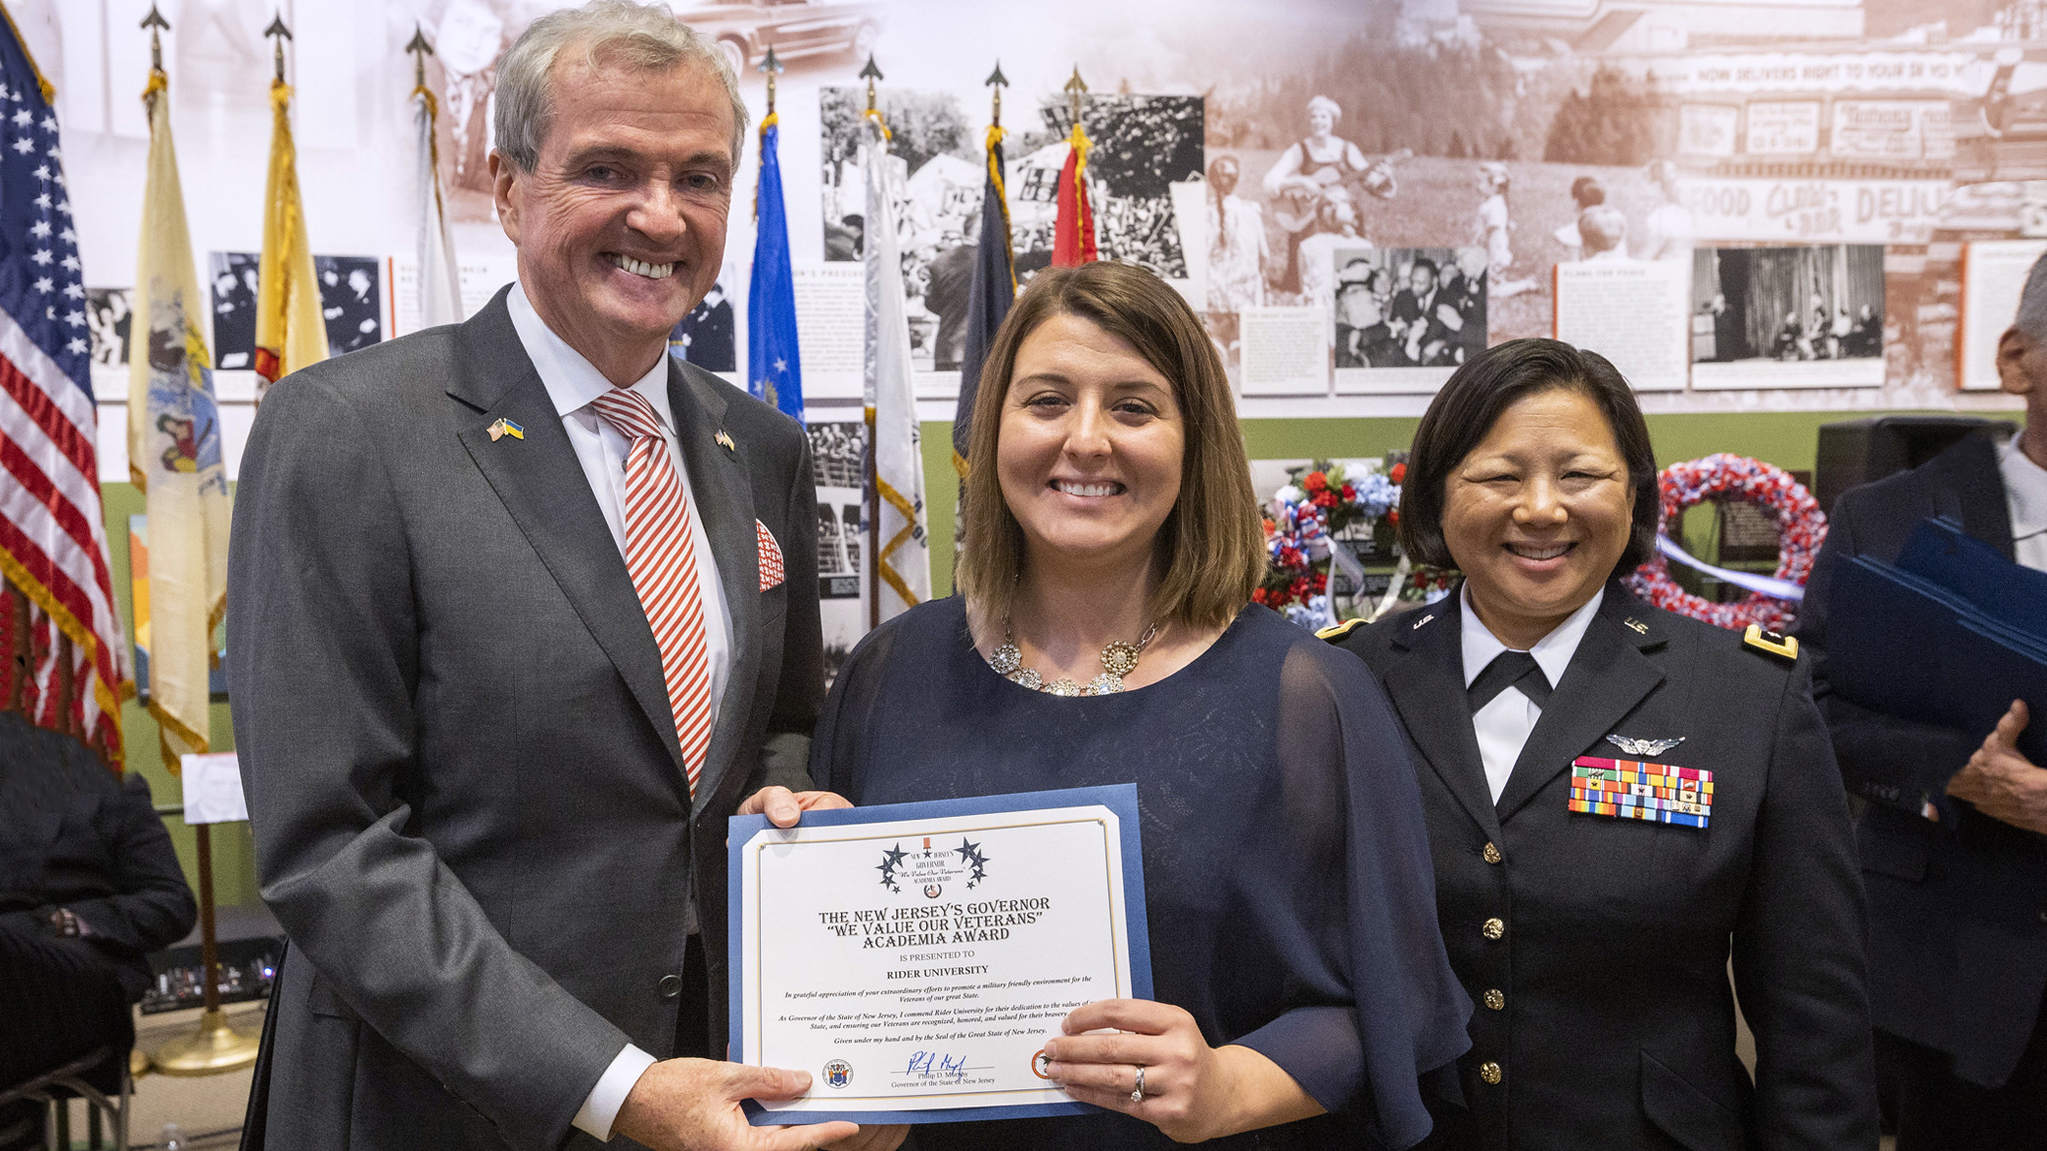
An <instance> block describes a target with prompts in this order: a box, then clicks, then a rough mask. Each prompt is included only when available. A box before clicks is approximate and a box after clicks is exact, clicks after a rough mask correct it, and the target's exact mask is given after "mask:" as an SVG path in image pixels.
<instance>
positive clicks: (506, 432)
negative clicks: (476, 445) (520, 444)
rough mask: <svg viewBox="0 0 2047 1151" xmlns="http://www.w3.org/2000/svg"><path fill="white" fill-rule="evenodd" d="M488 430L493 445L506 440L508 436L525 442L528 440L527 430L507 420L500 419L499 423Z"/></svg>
mask: <svg viewBox="0 0 2047 1151" xmlns="http://www.w3.org/2000/svg"><path fill="white" fill-rule="evenodd" d="M488 430H489V432H490V442H491V443H497V442H498V441H499V440H501V439H504V438H505V437H506V436H510V437H512V438H513V439H515V440H523V439H525V438H526V429H525V428H522V427H520V426H519V425H518V424H515V423H513V422H512V421H510V420H507V419H502V418H501V419H499V420H498V422H497V423H494V424H492V425H491V426H490V427H489V429H488Z"/></svg>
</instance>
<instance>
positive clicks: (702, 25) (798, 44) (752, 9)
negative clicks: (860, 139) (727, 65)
mask: <svg viewBox="0 0 2047 1151" xmlns="http://www.w3.org/2000/svg"><path fill="white" fill-rule="evenodd" d="M880 7H881V6H880V5H879V4H875V3H864V4H863V3H842V2H840V0H727V2H723V3H720V2H717V0H712V2H709V3H698V4H686V3H678V4H676V5H675V13H676V15H677V16H680V17H681V18H682V19H683V22H684V23H687V24H688V25H689V26H690V27H692V28H694V29H696V30H697V31H698V32H701V33H703V34H704V35H706V36H708V37H710V38H711V39H713V40H716V41H717V42H718V46H719V47H721V48H723V49H724V50H725V55H726V57H727V58H728V59H730V60H731V61H732V66H733V68H735V69H738V70H744V69H746V68H748V67H750V66H752V65H754V64H756V63H759V62H760V59H761V57H763V56H765V55H766V54H767V51H768V49H769V48H770V47H772V48H774V50H775V57H776V58H777V59H780V60H794V59H798V58H799V57H803V56H817V55H822V54H824V53H828V52H845V53H850V54H852V55H855V56H864V55H866V54H867V53H868V52H869V51H871V50H872V49H873V47H874V38H875V34H876V33H877V32H878V31H879V30H880V28H881V15H880Z"/></svg>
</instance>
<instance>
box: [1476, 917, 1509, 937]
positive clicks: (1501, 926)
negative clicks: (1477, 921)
mask: <svg viewBox="0 0 2047 1151" xmlns="http://www.w3.org/2000/svg"><path fill="white" fill-rule="evenodd" d="M1478 933H1479V934H1480V935H1483V936H1485V937H1486V938H1487V939H1491V940H1495V941H1497V940H1499V939H1500V938H1502V937H1503V936H1505V935H1506V934H1507V924H1506V922H1505V921H1504V920H1501V919H1497V918H1496V919H1488V920H1486V921H1485V925H1484V926H1482V927H1480V928H1479V929H1478Z"/></svg>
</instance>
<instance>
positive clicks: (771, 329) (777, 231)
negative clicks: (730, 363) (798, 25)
mask: <svg viewBox="0 0 2047 1151" xmlns="http://www.w3.org/2000/svg"><path fill="white" fill-rule="evenodd" d="M780 123H781V121H780V120H779V118H777V117H776V115H775V114H774V113H773V112H770V113H768V114H767V117H766V118H765V119H763V120H762V121H761V175H760V186H759V188H758V190H757V191H756V192H755V193H754V201H753V210H754V221H755V235H754V241H753V286H752V290H751V291H749V292H748V293H747V297H746V329H747V330H746V388H747V390H748V391H750V392H752V393H753V394H754V395H755V396H758V397H759V398H761V399H763V400H766V401H767V402H768V403H770V404H773V405H774V406H776V407H777V408H780V409H781V410H783V411H785V412H787V413H789V414H790V415H792V416H794V417H796V421H797V422H798V423H802V422H803V366H802V360H801V358H800V357H799V356H798V355H797V353H796V281H795V277H794V276H793V275H792V274H791V273H790V271H789V216H788V213H787V212H786V211H785V210H784V209H783V207H782V165H781V161H780V160H779V159H777V158H776V141H777V140H778V139H779V137H780V136H781V128H780Z"/></svg>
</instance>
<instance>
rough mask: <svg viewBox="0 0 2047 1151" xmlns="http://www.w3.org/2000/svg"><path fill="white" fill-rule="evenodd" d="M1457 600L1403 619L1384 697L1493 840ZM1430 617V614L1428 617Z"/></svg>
mask: <svg viewBox="0 0 2047 1151" xmlns="http://www.w3.org/2000/svg"><path fill="white" fill-rule="evenodd" d="M1458 605H1459V599H1458V597H1457V596H1456V595H1454V594H1453V595H1451V596H1450V597H1448V598H1447V599H1444V600H1443V601H1442V602H1441V603H1438V604H1436V605H1434V606H1432V607H1427V608H1423V609H1421V610H1420V611H1418V612H1416V613H1415V619H1416V621H1417V622H1414V623H1407V622H1405V621H1403V623H1402V626H1401V629H1400V631H1399V632H1398V633H1397V634H1396V635H1395V637H1394V639H1393V646H1394V647H1395V648H1396V649H1398V650H1399V652H1400V654H1399V655H1396V656H1395V657H1394V659H1393V661H1392V663H1391V664H1390V665H1389V666H1388V668H1387V670H1386V695H1387V698H1388V699H1390V700H1392V701H1393V708H1394V710H1395V711H1398V712H1399V713H1400V718H1401V721H1402V722H1403V723H1405V724H1406V725H1407V731H1408V734H1409V735H1410V736H1411V737H1412V738H1413V739H1414V742H1415V746H1416V747H1418V748H1420V749H1421V753H1422V758H1423V759H1426V760H1428V761H1429V767H1430V768H1431V769H1433V770H1434V771H1435V773H1436V774H1437V776H1439V777H1440V778H1441V779H1442V780H1443V785H1444V786H1445V787H1448V788H1449V789H1450V794H1451V795H1453V796H1456V797H1457V802H1458V804H1459V805H1461V806H1462V807H1463V808H1464V810H1465V811H1466V812H1468V813H1469V814H1470V815H1471V818H1472V819H1474V820H1476V821H1478V825H1479V826H1480V827H1483V828H1485V830H1486V834H1487V836H1488V837H1489V838H1492V839H1498V838H1499V834H1500V820H1499V816H1498V814H1497V813H1495V812H1494V810H1493V800H1492V794H1491V792H1490V791H1488V790H1487V788H1486V779H1485V765H1484V762H1483V761H1482V760H1480V758H1479V754H1478V736H1477V735H1476V734H1474V733H1473V731H1472V727H1471V710H1470V708H1469V707H1468V706H1467V705H1466V704H1465V702H1464V700H1465V695H1464V645H1463V640H1462V632H1460V631H1459V628H1460V627H1461V626H1462V621H1461V619H1460V617H1459V610H1460V609H1459V606H1458ZM1431 617H1433V618H1431Z"/></svg>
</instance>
